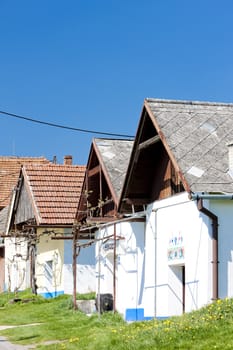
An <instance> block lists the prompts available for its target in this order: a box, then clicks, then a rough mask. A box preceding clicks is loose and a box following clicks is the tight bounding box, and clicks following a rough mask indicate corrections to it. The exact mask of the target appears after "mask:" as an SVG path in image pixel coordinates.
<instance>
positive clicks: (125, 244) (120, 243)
mask: <svg viewBox="0 0 233 350" xmlns="http://www.w3.org/2000/svg"><path fill="white" fill-rule="evenodd" d="M144 225H145V224H144V222H119V223H116V236H118V237H121V239H118V240H117V241H116V271H115V273H116V291H115V292H116V309H117V311H118V312H119V313H121V314H122V315H123V316H125V312H126V309H134V310H135V309H137V308H141V307H142V295H143V291H144V275H143V274H144V270H143V260H144ZM113 233H114V225H109V226H105V227H104V228H102V229H101V230H99V231H98V232H97V234H96V238H104V237H107V236H109V235H113ZM113 245H114V241H113V237H111V238H109V239H108V240H104V239H103V240H101V241H99V242H97V244H96V276H97V279H96V292H97V294H98V293H99V292H100V293H101V294H102V293H111V294H112V295H113V294H114V290H113V274H114V271H113V266H114V256H113Z"/></svg>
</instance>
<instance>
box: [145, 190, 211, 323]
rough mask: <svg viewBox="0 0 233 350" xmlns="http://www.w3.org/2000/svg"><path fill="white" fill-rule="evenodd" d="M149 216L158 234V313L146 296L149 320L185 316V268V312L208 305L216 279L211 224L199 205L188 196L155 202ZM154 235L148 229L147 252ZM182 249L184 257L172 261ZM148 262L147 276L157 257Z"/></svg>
mask: <svg viewBox="0 0 233 350" xmlns="http://www.w3.org/2000/svg"><path fill="white" fill-rule="evenodd" d="M151 209H152V210H151ZM148 215H149V223H150V225H151V227H153V225H154V227H155V229H154V231H155V233H156V237H155V241H156V242H155V245H156V253H155V255H154V256H155V257H156V259H155V260H154V264H155V268H156V273H155V284H154V299H155V298H156V308H155V309H156V311H155V312H154V310H153V309H152V307H150V304H151V298H147V295H146V293H145V303H146V302H147V307H145V314H146V316H155V315H156V316H157V317H167V316H171V315H177V314H181V313H182V302H183V298H182V276H181V270H182V269H181V266H185V311H190V310H193V309H196V308H199V307H200V306H202V305H204V304H206V303H208V302H209V301H210V299H211V279H212V277H211V272H212V271H211V251H210V249H211V237H210V236H209V232H208V230H209V228H210V220H209V219H208V218H206V217H204V215H203V214H201V213H200V212H199V211H198V209H197V207H196V203H195V202H192V201H190V200H189V199H188V197H187V194H186V193H183V194H180V195H176V196H174V197H172V198H169V199H165V200H161V201H157V202H155V203H154V204H153V205H152V206H151V208H148ZM147 227H149V226H148V225H147ZM153 235H154V233H153V230H148V229H147V231H146V242H147V244H146V251H147V250H148V249H151V246H150V245H151V241H152V236H153ZM176 238H177V242H176V244H175V239H176ZM148 244H149V247H148ZM180 249H182V251H183V252H184V257H183V258H174V257H173V258H172V259H171V260H169V256H170V255H169V256H168V254H169V252H171V251H174V252H179V251H180ZM148 261H149V265H148V264H147V265H146V274H147V273H148V272H149V271H150V266H151V265H152V263H153V257H151V260H150V259H148ZM146 278H147V277H146ZM151 290H152V288H151Z"/></svg>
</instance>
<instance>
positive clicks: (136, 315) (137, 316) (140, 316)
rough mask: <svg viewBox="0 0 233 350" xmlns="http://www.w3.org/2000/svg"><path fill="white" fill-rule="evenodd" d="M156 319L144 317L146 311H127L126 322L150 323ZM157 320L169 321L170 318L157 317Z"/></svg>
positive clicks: (141, 309) (140, 309)
mask: <svg viewBox="0 0 233 350" xmlns="http://www.w3.org/2000/svg"><path fill="white" fill-rule="evenodd" d="M153 318H154V316H144V309H143V308H139V309H126V310H125V320H126V321H128V322H130V321H132V322H133V321H150V320H152V319H153ZM156 319H157V320H161V321H162V320H167V319H168V317H166V316H158V317H156Z"/></svg>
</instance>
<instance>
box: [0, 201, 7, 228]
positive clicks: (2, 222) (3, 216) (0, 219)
mask: <svg viewBox="0 0 233 350" xmlns="http://www.w3.org/2000/svg"><path fill="white" fill-rule="evenodd" d="M8 211H9V206H7V207H5V208H3V209H2V210H1V211H0V234H4V233H6V226H7V219H8Z"/></svg>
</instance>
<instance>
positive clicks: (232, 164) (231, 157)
mask: <svg viewBox="0 0 233 350" xmlns="http://www.w3.org/2000/svg"><path fill="white" fill-rule="evenodd" d="M227 147H228V164H229V174H230V175H231V177H233V142H231V143H229V144H228V145H227Z"/></svg>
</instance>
